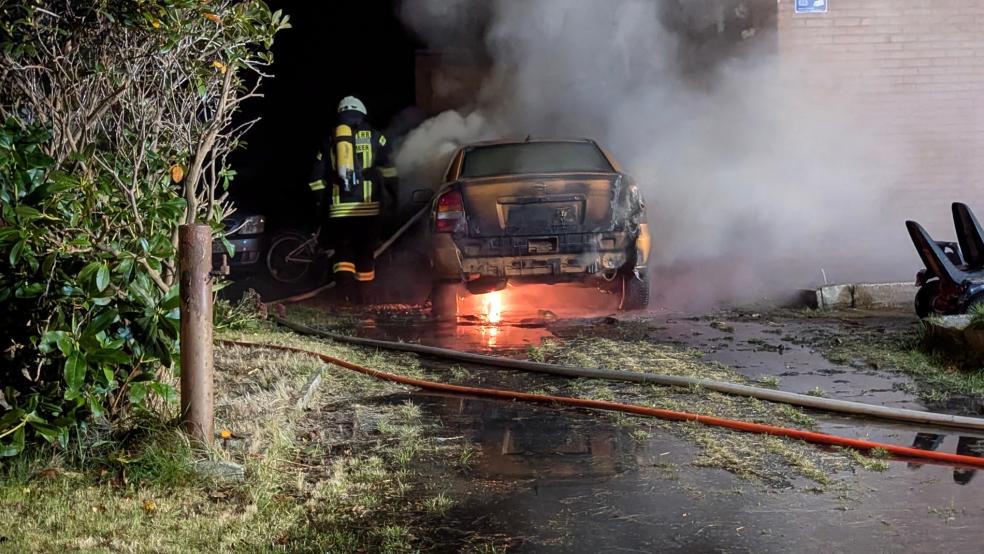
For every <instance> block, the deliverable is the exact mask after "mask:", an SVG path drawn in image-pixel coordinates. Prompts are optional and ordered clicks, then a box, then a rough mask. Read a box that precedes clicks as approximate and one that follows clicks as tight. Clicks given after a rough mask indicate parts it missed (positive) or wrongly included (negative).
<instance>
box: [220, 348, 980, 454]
mask: <svg viewBox="0 0 984 554" xmlns="http://www.w3.org/2000/svg"><path fill="white" fill-rule="evenodd" d="M218 342H219V344H224V345H233V346H242V347H247V348H268V349H272V350H280V351H283V352H296V353H300V354H308V355H311V356H316V357H318V358H320V359H321V360H322V361H324V362H327V363H330V364H334V365H337V366H339V367H344V368H346V369H351V370H353V371H357V372H359V373H363V374H365V375H369V376H372V377H375V378H377V379H382V380H385V381H391V382H394V383H401V384H404V385H410V386H414V387H419V388H422V389H426V390H434V391H441V392H450V393H454V394H466V395H471V396H483V397H488V398H498V399H504V400H522V401H524V402H536V403H540V404H562V405H566V406H577V407H581V408H593V409H598V410H609V411H617V412H625V413H629V414H636V415H644V416H651V417H656V418H660V419H666V420H671V421H694V422H697V423H702V424H704V425H710V426H713V427H724V428H727V429H734V430H736V431H745V432H750V433H763V434H767V435H774V436H777V437H788V438H792V439H800V440H804V441H807V442H812V443H816V444H826V445H829V446H841V447H847V448H854V449H857V450H863V451H870V450H875V449H883V450H886V451H888V452H889V453H891V454H894V455H896V456H901V457H906V458H918V459H925V460H933V461H937V462H946V463H952V464H961V465H967V466H974V467H984V458H977V457H974V456H964V455H961V454H950V453H947V452H936V451H933V450H921V449H919V448H909V447H905V446H898V445H894V444H886V443H879V442H873V441H866V440H860V439H850V438H847V437H839V436H837V435H829V434H826V433H815V432H812V431H801V430H799V429H790V428H787V427H777V426H774V425H765V424H762V423H750V422H747V421H738V420H733V419H726V418H722V417H713V416H704V415H699V414H692V413H688V412H677V411H673V410H663V409H660V408H650V407H648V406H639V405H636V404H623V403H619V402H608V401H604V400H587V399H583V398H570V397H566V396H548V395H543V394H530V393H525V392H517V391H511V390H499V389H485V388H478V387H464V386H460V385H448V384H446V383H436V382H434V381H425V380H423V379H414V378H411V377H404V376H401V375H396V374H393V373H387V372H385V371H379V370H377V369H372V368H369V367H365V366H361V365H359V364H355V363H352V362H347V361H345V360H342V359H339V358H335V357H333V356H328V355H326V354H321V353H319V352H312V351H310V350H304V349H301V348H293V347H290V346H280V345H273V344H261V343H254V342H242V341H231V340H220V341H218Z"/></svg>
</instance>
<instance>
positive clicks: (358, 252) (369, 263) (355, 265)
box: [321, 215, 380, 303]
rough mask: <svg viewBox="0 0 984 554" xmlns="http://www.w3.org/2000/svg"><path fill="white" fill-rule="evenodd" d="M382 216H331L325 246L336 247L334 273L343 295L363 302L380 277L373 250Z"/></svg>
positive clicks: (324, 241) (351, 299)
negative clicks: (378, 276)
mask: <svg viewBox="0 0 984 554" xmlns="http://www.w3.org/2000/svg"><path fill="white" fill-rule="evenodd" d="M379 234H380V217H379V216H378V215H375V216H362V217H330V218H328V219H327V224H326V225H325V228H324V229H322V232H321V243H322V245H323V246H325V247H328V248H334V249H335V255H334V256H333V257H332V260H331V264H332V265H331V267H332V273H334V275H335V286H336V288H337V290H338V293H339V296H340V297H341V298H342V299H343V300H346V301H354V302H359V303H361V302H363V301H364V300H365V298H364V296H365V291H364V289H365V288H366V287H367V285H368V284H369V283H371V282H372V281H373V280H375V278H376V263H375V257H374V256H373V251H374V250H375V249H376V244H377V242H378V241H379Z"/></svg>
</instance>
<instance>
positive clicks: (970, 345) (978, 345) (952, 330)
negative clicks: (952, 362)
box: [923, 315, 984, 365]
mask: <svg viewBox="0 0 984 554" xmlns="http://www.w3.org/2000/svg"><path fill="white" fill-rule="evenodd" d="M971 319H972V317H971V316H970V315H947V316H942V317H931V318H928V319H925V320H923V323H924V324H925V325H926V339H927V340H928V341H929V343H930V344H931V345H932V346H933V347H934V348H939V349H942V350H944V351H947V352H949V353H951V354H954V355H957V356H959V357H961V358H964V359H965V360H966V361H968V362H973V363H974V364H976V365H980V364H981V363H982V362H984V329H981V328H977V327H972V326H971V324H970V322H971Z"/></svg>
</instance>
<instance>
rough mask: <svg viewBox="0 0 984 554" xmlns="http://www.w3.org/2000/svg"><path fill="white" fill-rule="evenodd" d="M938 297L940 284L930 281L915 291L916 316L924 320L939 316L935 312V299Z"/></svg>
mask: <svg viewBox="0 0 984 554" xmlns="http://www.w3.org/2000/svg"><path fill="white" fill-rule="evenodd" d="M939 295H940V282H939V281H930V282H928V283H926V284H924V285H923V286H921V287H919V290H918V291H916V315H917V316H919V318H920V319H925V318H927V317H929V316H931V315H939V312H938V311H937V310H936V298H937V297H938V296H939Z"/></svg>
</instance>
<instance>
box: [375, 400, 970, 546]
mask: <svg viewBox="0 0 984 554" xmlns="http://www.w3.org/2000/svg"><path fill="white" fill-rule="evenodd" d="M408 398H409V399H411V400H412V401H413V402H415V403H417V404H419V405H421V407H422V408H423V409H424V412H425V414H427V415H428V416H430V417H432V418H435V419H437V420H439V421H440V422H441V423H442V427H441V431H440V433H441V435H442V436H446V437H454V439H453V440H464V441H467V442H469V443H471V444H473V445H474V446H475V447H476V448H477V449H478V451H479V454H478V455H476V456H474V457H473V460H472V463H471V465H470V470H469V471H468V473H467V475H465V476H459V477H457V478H456V480H457V483H455V484H453V485H452V486H453V488H454V489H455V490H456V495H455V496H456V497H457V498H459V499H461V501H460V502H459V504H458V506H457V507H456V508H455V509H454V510H452V512H451V513H450V515H449V518H450V521H447V522H445V524H446V525H449V526H451V527H452V528H456V529H469V530H473V531H476V532H485V533H495V534H499V533H504V534H506V535H507V536H510V537H513V538H514V540H513V543H512V548H510V550H509V551H511V552H512V551H515V552H534V551H535V552H654V551H678V552H790V551H795V552H825V553H826V552H872V551H877V552H881V551H899V550H908V551H918V552H929V551H937V550H938V549H939V547H940V546H941V545H944V544H945V545H946V549H947V551H948V552H953V553H956V552H979V551H980V528H981V526H982V525H984V504H982V502H981V500H980V498H981V492H982V487H984V478H982V477H980V476H977V475H976V473H977V472H976V471H974V470H968V469H963V468H953V467H947V466H937V465H927V464H918V463H911V462H910V463H906V462H899V461H892V462H890V465H889V469H888V470H887V471H885V472H882V473H878V472H871V471H867V470H861V469H859V470H858V472H857V473H856V474H852V473H845V474H840V475H838V476H836V478H837V479H838V480H839V481H840V483H841V484H839V485H833V486H831V487H830V488H829V489H828V492H825V493H816V492H810V487H811V486H812V484H811V483H810V482H807V481H804V480H801V479H800V480H797V481H794V483H793V486H792V487H791V488H788V489H784V490H777V489H772V488H768V487H767V486H766V485H764V484H762V483H759V482H753V481H745V480H741V479H739V478H737V477H735V476H733V475H731V474H729V473H726V472H724V471H720V470H713V469H701V468H696V467H694V466H691V465H689V461H690V460H692V459H693V455H694V450H693V446H691V445H690V444H688V443H687V442H685V441H683V440H681V439H678V438H676V437H675V436H674V435H672V434H671V433H669V432H667V431H663V430H660V429H652V430H651V438H650V439H648V440H645V441H642V442H640V441H637V440H634V439H633V438H632V437H631V435H630V434H629V432H628V431H627V430H626V429H624V428H620V427H616V426H614V425H612V424H611V423H610V422H609V420H608V419H607V418H604V417H601V416H599V415H598V414H596V413H594V414H593V413H590V412H584V411H579V410H561V409H553V408H547V407H540V406H534V405H528V404H522V403H515V402H500V401H494V400H485V399H475V398H464V397H447V396H434V395H428V394H413V395H398V396H395V397H392V398H390V399H388V401H393V402H402V401H404V400H406V399H408ZM886 433H889V434H891V433H896V434H898V437H897V442H902V443H911V444H915V445H917V446H920V447H926V448H935V449H937V450H946V451H951V452H952V451H954V450H956V451H959V452H961V453H980V452H981V451H982V446H984V440H982V439H981V438H973V437H960V436H953V435H947V436H942V437H941V436H936V435H932V434H930V433H928V432H922V433H920V434H916V433H915V432H913V431H910V430H903V429H901V428H897V429H892V428H889V429H887V430H886ZM476 482H481V483H484V484H486V485H488V486H485V487H482V486H476V485H475V483H476ZM834 545H836V546H834Z"/></svg>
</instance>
